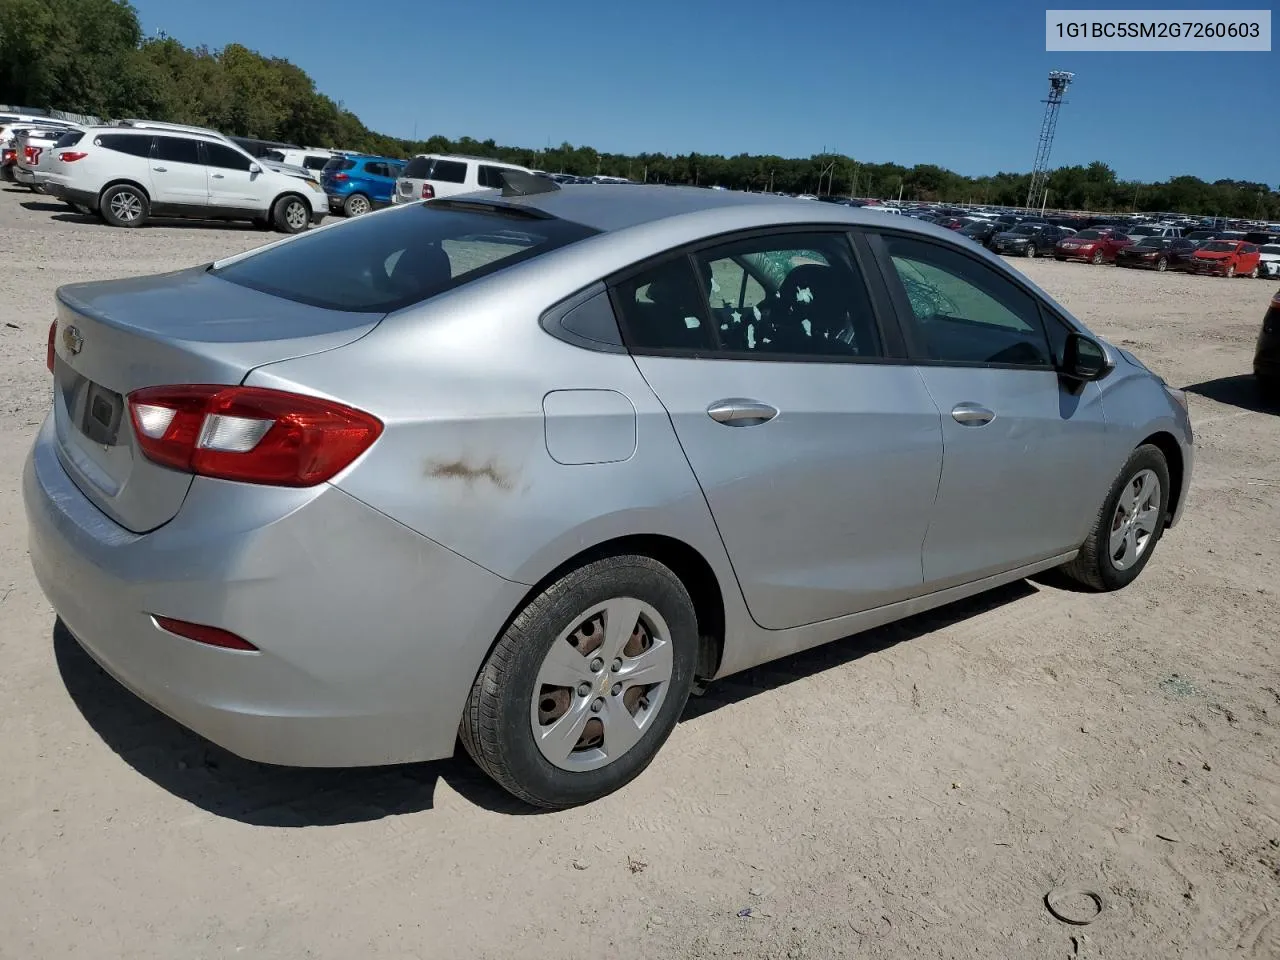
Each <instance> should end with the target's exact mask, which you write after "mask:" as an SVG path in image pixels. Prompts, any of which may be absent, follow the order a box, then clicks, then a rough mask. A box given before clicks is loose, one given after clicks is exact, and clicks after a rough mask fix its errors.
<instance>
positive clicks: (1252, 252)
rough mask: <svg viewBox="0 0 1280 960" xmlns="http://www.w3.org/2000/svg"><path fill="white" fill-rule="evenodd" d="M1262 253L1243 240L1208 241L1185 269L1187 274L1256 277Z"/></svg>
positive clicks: (1254, 245)
mask: <svg viewBox="0 0 1280 960" xmlns="http://www.w3.org/2000/svg"><path fill="white" fill-rule="evenodd" d="M1261 260H1262V251H1261V250H1259V249H1258V246H1257V244H1253V243H1245V242H1244V241H1243V240H1206V241H1205V242H1204V244H1203V245H1201V247H1200V249H1199V250H1197V251H1196V252H1195V256H1193V257H1192V258H1191V259H1190V260H1188V261H1187V262H1186V264H1185V266H1184V267H1183V269H1185V270H1186V271H1187V273H1211V274H1216V275H1217V276H1220V277H1256V276H1257V275H1258V271H1259V269H1260V268H1259V266H1258V264H1259V263H1260V262H1261Z"/></svg>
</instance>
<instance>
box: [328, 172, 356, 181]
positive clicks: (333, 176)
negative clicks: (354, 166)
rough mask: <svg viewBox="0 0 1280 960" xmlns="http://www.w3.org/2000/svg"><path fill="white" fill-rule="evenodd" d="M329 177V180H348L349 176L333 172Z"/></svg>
mask: <svg viewBox="0 0 1280 960" xmlns="http://www.w3.org/2000/svg"><path fill="white" fill-rule="evenodd" d="M329 179H331V180H350V179H351V178H350V177H349V176H348V175H347V174H345V173H335V174H331V175H330V177H329Z"/></svg>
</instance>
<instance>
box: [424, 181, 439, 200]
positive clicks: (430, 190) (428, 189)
mask: <svg viewBox="0 0 1280 960" xmlns="http://www.w3.org/2000/svg"><path fill="white" fill-rule="evenodd" d="M435 198H436V188H435V187H433V186H432V185H431V184H429V183H424V184H423V185H422V199H423V200H434V199H435Z"/></svg>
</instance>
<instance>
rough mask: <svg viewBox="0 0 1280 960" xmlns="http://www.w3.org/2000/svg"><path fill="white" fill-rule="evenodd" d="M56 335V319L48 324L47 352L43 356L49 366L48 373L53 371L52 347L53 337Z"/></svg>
mask: <svg viewBox="0 0 1280 960" xmlns="http://www.w3.org/2000/svg"><path fill="white" fill-rule="evenodd" d="M57 335H58V321H57V320H55V321H53V323H51V324H49V352H48V355H47V356H46V357H45V362H46V363H47V364H48V366H49V372H50V373H53V358H54V356H55V353H54V349H53V338H54V337H56V336H57Z"/></svg>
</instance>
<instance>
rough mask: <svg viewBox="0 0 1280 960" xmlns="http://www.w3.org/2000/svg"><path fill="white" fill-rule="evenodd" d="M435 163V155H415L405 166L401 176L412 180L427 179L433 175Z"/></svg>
mask: <svg viewBox="0 0 1280 960" xmlns="http://www.w3.org/2000/svg"><path fill="white" fill-rule="evenodd" d="M433 163H435V158H434V157H414V158H413V159H412V160H410V161H409V162H408V163H407V164H406V165H405V168H404V173H402V174H401V176H404V177H408V178H410V179H411V180H427V179H429V178H430V177H431V164H433Z"/></svg>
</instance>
